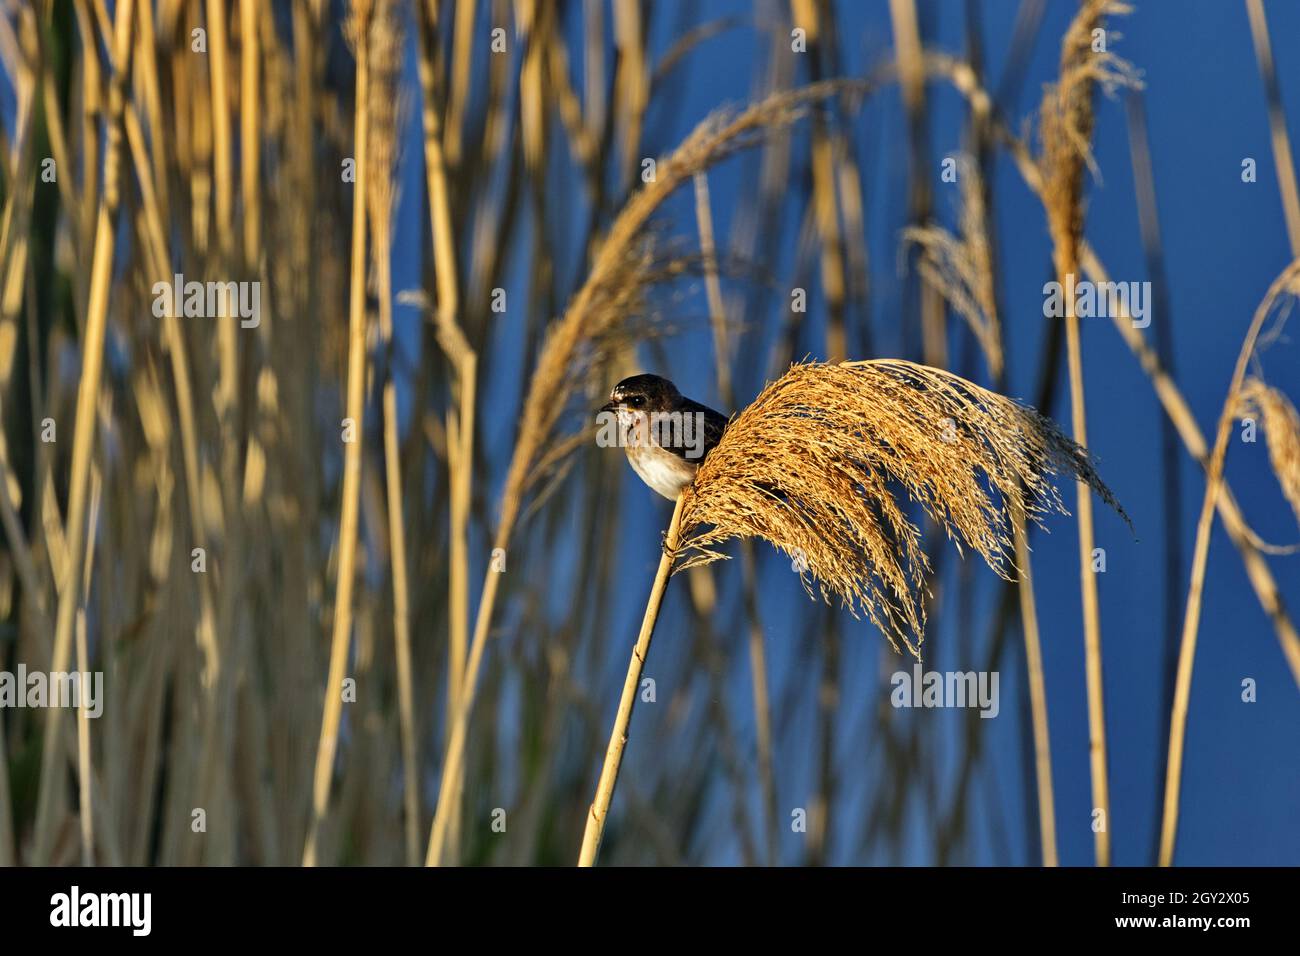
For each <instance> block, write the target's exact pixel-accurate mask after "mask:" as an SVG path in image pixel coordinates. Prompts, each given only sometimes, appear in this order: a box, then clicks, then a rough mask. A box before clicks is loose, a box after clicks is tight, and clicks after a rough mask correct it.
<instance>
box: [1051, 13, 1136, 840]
mask: <svg viewBox="0 0 1300 956" xmlns="http://www.w3.org/2000/svg"><path fill="white" fill-rule="evenodd" d="M1127 12H1129V8H1128V7H1127V6H1125V5H1124V4H1122V3H1118V2H1115V0H1086V2H1085V3H1084V4H1083V5H1082V7H1081V8H1080V10H1079V13H1078V14H1077V15H1076V17H1075V18H1074V20H1073V22H1071V24H1070V27H1069V29H1068V30H1067V31H1066V34H1065V37H1064V39H1063V40H1062V41H1061V65H1060V78H1059V79H1058V81H1057V83H1056V84H1054V85H1052V86H1049V87H1048V88H1047V89H1046V90H1045V91H1044V94H1043V101H1042V106H1041V109H1040V111H1039V136H1040V138H1041V141H1042V153H1041V155H1040V157H1039V160H1038V164H1039V167H1040V169H1041V170H1042V177H1043V193H1042V196H1043V207H1044V210H1045V211H1046V213H1047V225H1048V231H1049V232H1050V233H1051V237H1052V262H1053V266H1054V268H1055V272H1056V279H1057V281H1058V282H1059V283H1061V284H1062V286H1063V287H1064V286H1066V284H1067V283H1071V284H1072V283H1073V280H1074V276H1075V273H1077V272H1078V269H1079V246H1080V243H1081V241H1082V236H1083V220H1084V211H1083V210H1084V205H1083V189H1084V179H1085V169H1086V168H1087V167H1088V166H1090V165H1091V140H1092V128H1093V120H1094V117H1093V109H1092V97H1093V87H1094V85H1101V86H1102V87H1103V88H1104V89H1106V90H1107V91H1108V92H1110V91H1113V90H1114V89H1115V88H1116V87H1118V86H1119V85H1121V84H1124V83H1130V82H1132V81H1133V80H1132V71H1131V69H1130V68H1129V67H1128V66H1127V64H1125V63H1124V61H1123V60H1121V59H1119V58H1118V57H1116V56H1115V55H1114V54H1112V53H1108V52H1102V53H1098V52H1094V51H1093V49H1092V44H1093V31H1094V30H1096V29H1100V27H1101V24H1102V23H1103V22H1104V17H1106V16H1108V15H1118V14H1124V13H1127ZM1065 335H1066V349H1067V352H1068V364H1069V374H1070V413H1071V419H1072V424H1073V434H1074V440H1075V441H1077V442H1079V443H1080V444H1081V445H1084V446H1085V447H1086V445H1087V443H1088V417H1087V411H1086V408H1085V399H1084V386H1083V351H1082V343H1081V341H1080V335H1079V317H1078V315H1076V314H1075V310H1074V303H1073V302H1072V301H1071V302H1067V303H1066V310H1065ZM1078 495H1079V505H1078V508H1079V515H1078V520H1079V579H1080V589H1081V592H1082V597H1083V632H1084V638H1083V639H1084V653H1085V658H1086V671H1087V683H1088V750H1089V757H1090V762H1091V769H1092V801H1093V811H1094V813H1096V812H1100V813H1101V823H1102V825H1101V827H1099V828H1098V827H1094V828H1093V839H1094V843H1095V846H1096V854H1097V865H1098V866H1109V865H1110V788H1109V782H1108V779H1107V768H1106V764H1107V761H1106V714H1105V703H1104V700H1103V681H1102V666H1101V607H1100V602H1099V599H1098V595H1097V578H1096V575H1095V574H1094V572H1093V570H1092V564H1093V552H1094V544H1095V539H1094V530H1093V518H1092V498H1091V496H1090V495H1089V492H1088V486H1087V485H1086V484H1085V483H1080V484H1079V485H1078Z"/></svg>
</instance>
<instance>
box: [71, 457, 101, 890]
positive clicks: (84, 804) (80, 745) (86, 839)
mask: <svg viewBox="0 0 1300 956" xmlns="http://www.w3.org/2000/svg"><path fill="white" fill-rule="evenodd" d="M90 472H91V473H90V519H89V527H90V531H89V540H88V541H87V544H86V558H85V563H84V564H83V566H82V569H81V590H82V594H83V595H86V594H89V593H90V574H91V569H92V568H93V567H94V564H95V532H96V529H97V527H98V524H99V503H100V497H101V491H102V488H103V482H102V480H101V478H100V475H99V468H97V467H96V466H95V465H93V464H92V465H91V466H90ZM75 626H76V643H77V672H78V673H79V674H81V675H83V676H84V677H88V676H89V675H90V654H89V651H88V650H87V647H86V607H85V602H84V598H83V602H82V606H81V607H79V608H77V621H76V625H75ZM88 692H89V688H87V687H82V688H81V693H80V694H79V695H78V700H77V705H78V706H77V795H78V799H77V805H78V808H79V811H80V816H81V865H82V866H92V865H93V864H94V860H95V821H94V816H93V813H92V809H91V806H92V805H91V800H92V799H93V798H92V796H91V792H92V787H93V780H92V777H93V771H92V769H91V762H90V718H89V717H88V716H87V713H86V695H87V693H88Z"/></svg>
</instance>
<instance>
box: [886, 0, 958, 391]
mask: <svg viewBox="0 0 1300 956" xmlns="http://www.w3.org/2000/svg"><path fill="white" fill-rule="evenodd" d="M889 16H890V23H891V25H892V27H893V30H894V47H895V49H896V50H897V51H898V54H897V58H896V62H897V66H898V80H899V85H900V86H901V87H902V94H903V104H904V106H905V107H906V109H907V118H908V148H909V151H910V157H911V166H912V168H913V169H914V170H925V169H929V168H930V160H929V157H928V156H927V155H926V129H925V115H926V96H925V54H924V49H923V46H922V43H921V28H920V24H919V22H918V20H917V15H916V2H915V0H889ZM909 205H910V209H909V213H908V214H909V216H910V217H911V220H912V222H914V223H917V224H918V228H921V227H922V224H924V223H927V222H928V221H929V220H930V216H931V205H932V197H931V195H930V177H929V176H927V175H913V176H912V181H911V196H910V197H909ZM920 318H921V345H922V355H924V357H925V361H926V362H927V363H928V364H929V365H933V366H937V367H944V366H946V365H947V364H948V336H947V327H946V323H945V322H944V318H945V316H944V310H943V299H942V296H941V295H940V292H939V290H937V289H936V288H935V287H934V286H933V285H931V284H928V283H926V284H923V285H922V286H921V306H920Z"/></svg>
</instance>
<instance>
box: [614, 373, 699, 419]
mask: <svg viewBox="0 0 1300 956" xmlns="http://www.w3.org/2000/svg"><path fill="white" fill-rule="evenodd" d="M681 397H682V396H681V393H680V392H679V391H677V386H676V385H674V384H673V383H672V382H670V381H668V379H666V378H660V377H659V376H658V375H633V376H632V377H631V378H625V379H623V381H621V382H619V383H618V384H617V385H615V386H614V388H613V389H612V390H611V391H610V393H609V401H608V402H606V403H605V404H604V405H602V406H601V407H600V408H599V409H598V411H601V412H618V413H619V417H620V418H622V417H624V416H625V415H635V414H637V413H643V414H651V413H654V412H669V411H672V410H673V409H674V408H675V407H676V406H677V403H678V402H679V401H680V400H681Z"/></svg>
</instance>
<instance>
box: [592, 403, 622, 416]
mask: <svg viewBox="0 0 1300 956" xmlns="http://www.w3.org/2000/svg"><path fill="white" fill-rule="evenodd" d="M616 411H618V402H606V403H605V404H604V405H602V406H600V408H598V409H596V414H597V415H599V414H600V413H601V412H616Z"/></svg>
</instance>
